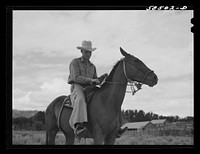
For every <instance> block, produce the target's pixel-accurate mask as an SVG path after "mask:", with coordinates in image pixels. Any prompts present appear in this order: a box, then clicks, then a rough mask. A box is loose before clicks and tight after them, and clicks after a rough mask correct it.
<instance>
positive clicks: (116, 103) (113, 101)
mask: <svg viewBox="0 0 200 154" xmlns="http://www.w3.org/2000/svg"><path fill="white" fill-rule="evenodd" d="M111 82H112V83H108V89H107V93H106V95H107V98H109V101H107V103H109V105H111V106H112V107H113V108H115V109H120V110H121V105H122V103H123V100H124V96H125V93H126V87H127V80H126V77H125V76H124V72H123V67H122V65H119V66H118V67H117V68H116V70H115V72H114V74H113V77H112V81H111Z"/></svg>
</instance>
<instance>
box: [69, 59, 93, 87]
mask: <svg viewBox="0 0 200 154" xmlns="http://www.w3.org/2000/svg"><path fill="white" fill-rule="evenodd" d="M69 70H70V74H69V77H68V83H69V84H72V83H79V84H89V83H90V82H91V79H96V78H97V72H96V67H95V65H94V64H92V63H91V62H90V61H89V62H86V61H84V59H83V58H82V57H80V58H76V59H74V60H72V62H71V63H70V65H69Z"/></svg>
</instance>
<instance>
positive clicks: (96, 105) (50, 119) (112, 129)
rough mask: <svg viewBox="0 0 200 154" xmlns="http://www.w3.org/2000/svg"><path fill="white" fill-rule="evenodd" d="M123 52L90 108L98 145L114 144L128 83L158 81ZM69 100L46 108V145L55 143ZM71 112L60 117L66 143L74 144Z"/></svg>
mask: <svg viewBox="0 0 200 154" xmlns="http://www.w3.org/2000/svg"><path fill="white" fill-rule="evenodd" d="M120 51H121V54H122V55H123V56H124V58H123V59H121V60H119V61H118V62H117V63H116V64H115V66H114V67H113V69H112V71H111V72H110V74H109V76H108V77H107V79H106V80H105V82H104V83H103V85H102V86H101V88H100V89H99V90H97V91H96V92H95V94H94V96H93V98H92V100H91V102H90V103H89V104H88V105H87V111H88V130H89V134H90V136H91V137H92V138H93V139H94V144H114V142H115V139H116V134H117V131H118V129H119V127H120V126H119V116H120V114H121V105H122V103H123V100H124V96H125V93H126V87H127V83H128V82H131V81H137V82H139V83H142V84H146V85H148V86H150V87H153V86H154V85H156V84H157V81H158V78H157V76H156V74H155V73H154V72H153V71H152V70H150V69H149V68H148V67H147V66H146V65H145V64H144V63H143V62H142V61H141V60H139V59H138V58H136V57H134V56H132V55H130V54H128V53H126V52H125V51H124V50H123V49H122V48H120ZM65 98H66V96H59V97H57V98H56V99H55V100H53V101H52V102H51V103H50V104H49V106H48V107H47V109H46V114H45V122H46V144H55V136H56V134H57V132H58V131H59V127H58V125H57V119H58V116H59V112H60V109H61V107H62V103H63V100H64V99H65ZM71 112H72V109H70V108H63V111H62V114H61V115H60V129H61V130H62V132H63V133H64V135H65V138H66V144H74V140H75V135H74V131H73V129H72V128H71V127H70V125H69V118H70V115H71Z"/></svg>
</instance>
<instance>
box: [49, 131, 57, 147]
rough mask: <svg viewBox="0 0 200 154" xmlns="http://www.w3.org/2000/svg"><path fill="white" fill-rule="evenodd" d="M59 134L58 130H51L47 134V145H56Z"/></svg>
mask: <svg viewBox="0 0 200 154" xmlns="http://www.w3.org/2000/svg"><path fill="white" fill-rule="evenodd" d="M57 132H58V129H54V130H50V131H48V132H47V135H48V140H47V144H48V145H55V138H56V134H57Z"/></svg>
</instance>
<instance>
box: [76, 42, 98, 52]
mask: <svg viewBox="0 0 200 154" xmlns="http://www.w3.org/2000/svg"><path fill="white" fill-rule="evenodd" d="M77 49H80V50H88V51H94V50H96V49H97V48H92V42H91V41H83V42H82V47H79V46H78V47H77Z"/></svg>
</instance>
